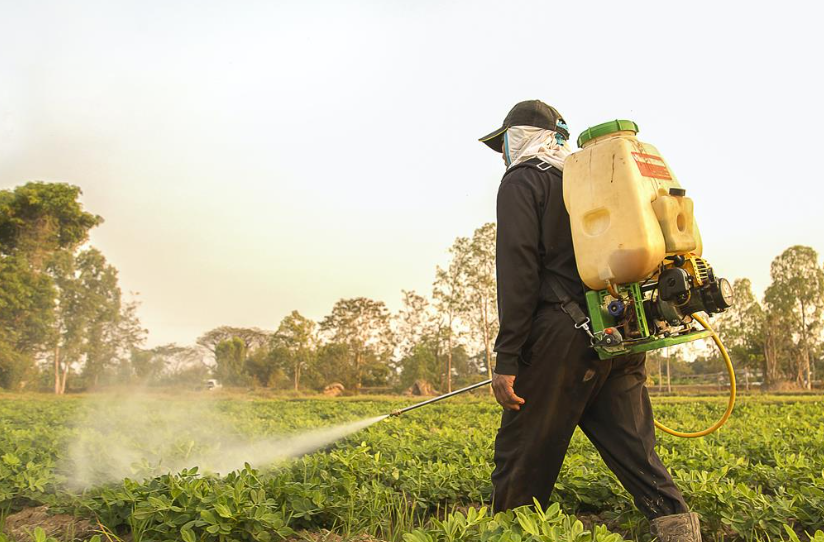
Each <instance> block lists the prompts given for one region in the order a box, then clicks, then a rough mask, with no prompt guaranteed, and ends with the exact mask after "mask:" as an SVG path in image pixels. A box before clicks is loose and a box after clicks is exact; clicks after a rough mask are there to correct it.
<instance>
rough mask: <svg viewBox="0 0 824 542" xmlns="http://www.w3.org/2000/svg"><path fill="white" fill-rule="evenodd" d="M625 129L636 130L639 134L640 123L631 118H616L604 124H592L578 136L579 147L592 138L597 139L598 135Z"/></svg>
mask: <svg viewBox="0 0 824 542" xmlns="http://www.w3.org/2000/svg"><path fill="white" fill-rule="evenodd" d="M624 130H628V131H630V132H635V133H636V134H637V133H638V125H637V124H635V123H634V122H632V121H631V120H617V119H616V120H611V121H609V122H605V123H603V124H598V125H597V126H592V127H590V128H587V129H586V130H584V131H583V132H581V135H579V136H578V148H581V147H583V146H584V143H586V142H587V141H589V140H591V139H595V138H596V137H601V136H604V135H607V134H611V133H613V132H621V131H624Z"/></svg>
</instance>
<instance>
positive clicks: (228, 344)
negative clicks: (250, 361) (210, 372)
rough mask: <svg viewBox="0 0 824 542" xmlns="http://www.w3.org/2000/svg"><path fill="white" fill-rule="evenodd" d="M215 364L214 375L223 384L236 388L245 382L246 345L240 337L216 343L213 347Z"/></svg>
mask: <svg viewBox="0 0 824 542" xmlns="http://www.w3.org/2000/svg"><path fill="white" fill-rule="evenodd" d="M215 362H216V363H217V368H216V370H215V374H216V375H217V377H218V378H219V379H220V380H221V381H222V382H223V383H225V384H228V385H233V386H237V385H242V384H244V383H245V382H246V379H245V375H244V364H245V363H246V343H244V342H243V339H241V338H240V337H232V338H231V339H226V340H224V341H221V342H220V343H218V345H217V346H216V347H215Z"/></svg>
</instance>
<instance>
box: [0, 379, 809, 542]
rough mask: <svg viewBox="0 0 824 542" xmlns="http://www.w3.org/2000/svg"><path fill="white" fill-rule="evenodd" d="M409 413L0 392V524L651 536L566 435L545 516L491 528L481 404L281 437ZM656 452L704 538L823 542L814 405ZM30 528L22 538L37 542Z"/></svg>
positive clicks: (270, 532)
mask: <svg viewBox="0 0 824 542" xmlns="http://www.w3.org/2000/svg"><path fill="white" fill-rule="evenodd" d="M410 402H411V400H408V399H405V400H404V399H397V398H395V399H392V398H386V399H384V398H381V399H369V398H354V399H334V400H333V399H311V400H308V399H305V400H297V399H296V400H274V399H249V398H234V397H221V396H220V395H218V396H214V397H210V398H208V399H191V398H188V397H175V396H148V397H144V398H141V399H139V400H131V399H124V398H122V397H117V396H111V397H105V398H100V397H81V398H78V397H75V398H65V399H60V400H56V399H51V398H44V397H36V396H22V397H21V396H11V395H9V396H0V520H5V521H6V523H10V522H11V519H12V518H13V517H14V515H15V514H16V513H18V512H19V511H20V510H25V509H31V508H33V507H38V506H41V505H48V507H49V513H62V514H68V515H73V516H77V517H78V518H81V519H85V520H86V522H87V524H89V525H91V526H92V530H91V531H89V532H88V533H87V536H86V535H84V536H83V537H81V538H83V539H94V540H99V541H105V540H118V539H121V540H134V541H136V542H139V541H165V540H184V541H186V542H194V541H230V540H262V541H267V540H272V541H276V540H284V539H286V540H313V541H316V540H336V541H337V540H349V539H352V540H361V541H367V540H387V541H406V542H436V541H437V542H440V541H458V540H466V541H470V540H471V541H487V540H489V541H492V540H502V541H512V542H516V541H527V540H536V541H538V540H541V541H550V540H570V541H572V540H576V541H589V540H601V541H609V542H618V541H620V540H623V539H626V540H648V539H649V535H648V534H646V533H647V530H648V525H647V522H646V520H645V519H644V518H643V517H642V516H641V515H640V513H639V512H637V511H636V510H635V508H634V507H633V504H632V501H631V499H630V497H629V495H628V494H627V493H626V492H624V491H623V489H622V488H621V487H620V485H619V483H618V481H617V480H616V479H615V477H614V476H613V475H612V474H611V473H610V472H609V470H608V469H607V468H606V466H605V465H604V464H603V463H602V462H601V460H600V458H599V457H598V455H597V453H596V451H595V450H594V448H593V447H592V446H591V445H590V444H589V443H588V442H587V440H586V438H585V437H583V435H582V434H580V433H576V435H575V438H574V440H573V443H572V446H571V448H570V451H569V454H568V456H567V460H566V462H565V465H564V470H563V471H562V473H561V476H560V479H559V482H558V484H557V486H556V491H555V493H554V494H553V501H554V502H553V503H552V504H551V505H550V506H549V507H548V508H546V509H540V508H537V509H536V508H535V507H524V508H522V509H518V510H515V511H512V512H508V513H503V514H498V515H496V516H493V515H492V514H491V513H490V511H489V508H488V505H489V501H490V498H491V490H492V487H491V483H490V479H489V478H490V473H491V471H492V443H493V439H494V435H495V431H496V427H497V424H498V420H499V416H500V409H499V407H498V406H497V405H496V404H494V403H493V402H492V401H491V400H490V399H488V398H486V397H484V396H478V397H475V398H468V399H465V400H463V399H458V400H454V401H453V402H451V403H447V404H438V405H434V406H431V407H427V408H425V409H421V410H417V411H414V412H411V413H408V414H405V415H404V416H402V417H400V418H388V419H386V420H383V421H379V422H377V423H375V424H374V425H371V426H369V427H367V428H365V429H362V430H360V431H357V432H355V433H353V434H351V435H350V436H348V437H346V438H344V439H343V440H339V441H337V442H335V443H334V444H330V445H326V446H324V447H323V448H322V449H321V450H319V451H315V452H313V453H310V454H308V455H302V456H301V455H300V454H301V453H302V451H303V450H304V449H309V448H311V447H314V446H316V445H318V444H319V443H320V440H319V439H315V440H312V439H311V438H309V439H308V441H307V439H306V438H305V437H295V438H291V437H290V435H291V436H296V435H305V433H306V432H307V431H313V430H317V428H319V427H331V426H336V425H338V424H344V423H347V422H353V421H356V420H361V419H365V418H369V417H374V416H379V415H381V414H385V413H387V412H389V411H391V410H393V409H395V408H398V407H400V406H405V405H407V404H410ZM654 403H655V405H656V413H657V414H658V416H659V418H660V419H661V420H662V421H665V422H668V423H670V424H672V425H674V426H676V427H679V428H685V429H696V428H701V427H703V426H704V425H707V424H708V422H710V421H712V420H714V419H715V418H716V417H717V416H718V415H719V414H720V413H721V412H722V410H723V406H724V399H723V398H701V399H695V398H672V399H655V400H654ZM312 434H313V433H310V436H311V435H312ZM658 453H659V454H660V455H661V457H662V459H663V461H664V463H665V464H666V465H667V466H668V467H669V468H670V470H671V472H673V475H674V477H675V479H676V482H677V483H678V485H679V486H680V487H681V489H682V490H683V492H684V494H685V497H686V499H687V501H688V503H689V504H690V506H691V507H692V509H693V510H695V511H696V512H698V513H699V514H700V515H701V519H702V523H703V529H704V533H703V534H704V539H705V540H719V541H720V540H727V541H738V540H808V539H810V538H812V539H814V540H817V541H824V533H822V532H820V530H821V529H824V400H822V399H821V398H816V397H745V398H743V399H741V401H740V403H739V404H738V406H737V408H736V411H735V413H734V415H733V418H732V419H731V421H730V422H729V424H728V425H727V426H726V427H724V428H723V429H722V430H721V431H720V432H718V433H716V434H714V435H710V436H709V437H705V438H702V439H677V438H674V437H670V436H668V435H663V434H659V446H658ZM283 455H297V456H299V457H295V458H293V459H284V458H283V457H282V456H283ZM18 515H19V514H18ZM3 528H4V529H5V530H6V532H7V534H6V535H0V540H5V539H6V538H5V537H6V536H8V537H9V538H8V539H11V536H12V535H11V534H8V533H9V530H8V525H6V526H5V527H3ZM18 531H19V529H18ZM30 531H31V534H30V535H27V536H26V537H25V538H23V539H26V540H42V541H45V540H51V537H49V536H47V534H46V532H45V531H44V530H40V529H36V527H35V525H34V524H32V525H30ZM816 531H819V532H816ZM16 536H17V537H18V539H19V536H20V535H19V532H18V534H17V535H16ZM67 538H71V537H70V536H68V535H63V537H62V538H61V537H60V536H57V537H56V539H57V540H64V539H67Z"/></svg>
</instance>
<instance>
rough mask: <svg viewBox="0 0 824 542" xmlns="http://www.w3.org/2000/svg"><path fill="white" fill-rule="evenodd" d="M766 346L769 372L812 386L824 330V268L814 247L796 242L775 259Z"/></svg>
mask: <svg viewBox="0 0 824 542" xmlns="http://www.w3.org/2000/svg"><path fill="white" fill-rule="evenodd" d="M770 276H771V277H772V284H770V286H769V288H767V291H766V293H765V303H766V306H767V308H768V310H769V313H770V315H769V319H768V329H767V333H768V339H767V341H768V344H767V349H766V354H767V364H768V376H772V377H773V378H775V377H777V376H783V377H785V378H790V379H792V380H795V382H796V383H798V384H799V385H802V386H803V387H806V388H807V389H810V387H811V380H812V379H811V364H812V363H813V356H814V352H815V351H817V350H818V349H819V348H820V347H821V344H822V339H821V333H822V330H824V270H823V269H822V268H821V267H820V266H819V264H818V254H817V253H816V252H815V250H813V249H812V248H810V247H804V246H793V247H790V248H788V249H787V250H785V251H784V252H783V253H782V254H781V255H780V256H778V257H777V258H776V259H775V260H773V262H772V265H771V267H770Z"/></svg>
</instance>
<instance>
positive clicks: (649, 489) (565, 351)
mask: <svg viewBox="0 0 824 542" xmlns="http://www.w3.org/2000/svg"><path fill="white" fill-rule="evenodd" d="M644 361H645V355H644V354H638V355H629V356H622V357H620V358H615V359H612V360H599V359H598V356H597V354H596V353H595V351H594V350H593V349H592V348H591V347H590V345H589V339H588V338H587V336H586V334H585V333H584V332H583V331H581V330H579V329H575V327H574V326H573V325H572V320H571V319H570V318H569V316H567V315H566V314H565V313H563V312H562V311H561V310H560V307H559V306H558V305H549V306H546V307H543V308H542V309H541V310H540V311H539V312H538V314H537V316H536V318H535V320H534V322H533V325H532V329H531V331H530V336H529V339H528V341H527V343H526V345H525V346H524V350H523V354H522V356H521V360H520V361H519V372H518V376H517V377H516V379H515V393H516V394H518V395H519V396H520V397H523V398H524V400H525V401H526V404H524V405H522V406H521V410H520V411H510V410H505V411H504V414H503V418H502V420H501V428H500V429H499V430H498V435H497V437H496V439H495V471H494V472H493V473H492V484H493V486H494V493H493V500H494V508H495V510H496V511H500V510H508V509H510V508H515V507H517V506H521V505H524V504H532V499H533V497H536V498H537V499H538V501H539V502H541V503H543V504H544V505H546V503H548V501H549V496H550V494H551V493H552V488H553V486H554V485H555V480H556V479H557V478H558V472H559V471H560V470H561V464H562V463H563V461H564V455H566V451H567V447H568V446H569V441H570V439H571V438H572V434H573V432H574V431H575V426H580V427H581V429H582V430H583V432H584V434H585V435H586V436H587V437H588V438H589V440H590V441H591V442H592V444H594V445H595V448H597V450H598V452H599V453H600V454H601V457H602V458H603V459H604V461H605V462H606V464H607V466H608V467H609V468H610V469H611V470H612V472H614V473H615V475H616V476H617V477H618V479H619V480H620V481H621V484H623V486H624V487H625V488H626V489H627V491H629V492H630V494H632V496H633V498H634V500H635V505H636V506H637V507H638V508H639V510H641V512H642V513H643V514H644V515H645V516H647V517H648V518H650V519H652V518H655V517H659V516H665V515H670V514H679V513H682V512H686V511H687V505H686V503H685V502H684V499H683V497H682V496H681V492H680V491H679V490H678V488H677V487H676V486H675V484H674V483H673V481H672V477H671V476H670V475H669V473H668V472H667V470H666V468H665V467H664V465H663V464H662V463H661V459H660V458H659V457H658V455H657V454H656V453H655V449H654V447H655V430H654V426H653V423H652V406H651V405H650V400H649V394H648V393H647V389H646V387H645V382H646V371H645V367H644Z"/></svg>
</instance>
